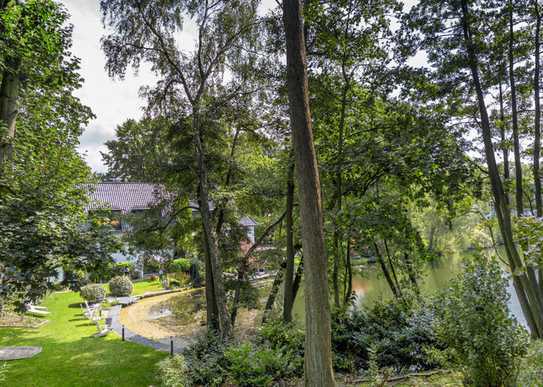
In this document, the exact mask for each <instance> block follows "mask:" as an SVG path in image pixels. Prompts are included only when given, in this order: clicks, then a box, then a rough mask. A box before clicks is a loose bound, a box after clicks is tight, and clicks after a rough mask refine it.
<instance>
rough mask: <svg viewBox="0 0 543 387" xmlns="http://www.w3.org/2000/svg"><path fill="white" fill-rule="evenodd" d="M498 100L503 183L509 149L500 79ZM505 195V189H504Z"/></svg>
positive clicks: (508, 175) (507, 175)
mask: <svg viewBox="0 0 543 387" xmlns="http://www.w3.org/2000/svg"><path fill="white" fill-rule="evenodd" d="M499 92H500V93H499V100H500V121H501V126H500V140H501V143H502V146H501V148H502V157H503V179H504V181H506V182H507V181H508V180H509V178H510V173H509V149H507V144H506V140H507V135H506V130H505V129H506V124H505V109H504V107H503V90H502V81H501V78H500V84H499ZM504 189H505V191H506V195H507V189H506V188H505V187H504ZM506 199H507V202H509V196H506Z"/></svg>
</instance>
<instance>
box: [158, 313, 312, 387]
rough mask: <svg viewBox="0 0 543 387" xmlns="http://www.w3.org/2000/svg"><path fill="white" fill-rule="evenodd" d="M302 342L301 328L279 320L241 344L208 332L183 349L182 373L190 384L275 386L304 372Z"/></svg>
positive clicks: (264, 327)
mask: <svg viewBox="0 0 543 387" xmlns="http://www.w3.org/2000/svg"><path fill="white" fill-rule="evenodd" d="M303 343H304V335H303V333H302V332H301V331H300V330H299V329H297V328H295V327H294V326H292V325H288V326H285V325H283V324H281V323H277V322H271V323H268V324H267V325H265V326H263V327H262V329H261V330H260V332H259V334H258V335H257V337H256V338H255V340H254V341H246V342H244V343H241V344H232V345H228V346H227V345H225V344H223V343H221V341H220V340H219V339H218V338H217V337H215V336H214V335H212V334H208V335H207V336H203V337H201V338H199V339H198V340H197V341H196V342H195V343H194V344H193V345H192V346H190V347H189V348H187V349H186V350H185V351H184V353H183V355H184V359H185V363H184V364H185V365H186V366H185V367H186V368H184V369H186V371H183V374H184V375H186V378H187V379H186V380H187V384H188V385H205V386H216V385H221V384H227V385H236V386H270V385H274V384H276V383H278V382H279V381H281V380H289V379H291V378H296V377H299V376H301V375H302V374H303V345H304V344H303ZM166 374H167V373H162V375H166ZM179 375H180V374H179ZM162 377H166V376H162ZM174 378H175V376H172V377H171V379H172V380H173V379H174Z"/></svg>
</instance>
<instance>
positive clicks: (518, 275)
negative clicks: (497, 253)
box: [461, 0, 543, 337]
mask: <svg viewBox="0 0 543 387" xmlns="http://www.w3.org/2000/svg"><path fill="white" fill-rule="evenodd" d="M461 5H462V28H463V33H464V42H465V47H466V51H467V54H468V61H469V67H470V71H471V76H472V81H473V86H474V89H475V92H476V96H477V104H478V108H479V114H480V116H481V130H482V137H483V142H484V149H485V157H486V161H487V166H488V172H489V177H490V183H491V187H492V194H493V197H494V208H495V211H496V217H497V219H498V224H499V227H500V231H501V234H502V238H503V241H504V247H505V251H506V254H507V258H508V260H509V266H510V268H511V272H512V273H513V283H514V286H515V289H517V295H518V298H519V301H520V303H521V306H522V309H523V312H524V316H525V317H526V320H527V321H528V324H529V325H530V330H531V331H532V335H533V336H535V337H543V313H542V310H543V309H542V307H541V303H540V302H539V297H538V295H537V291H538V289H536V288H537V284H534V283H533V282H532V281H530V280H529V279H528V276H527V275H526V267H525V265H524V264H523V262H522V259H521V257H520V255H519V253H518V250H517V247H516V245H515V242H514V239H513V231H512V225H511V217H510V214H509V209H508V205H507V201H506V195H505V191H504V189H503V185H502V181H501V179H500V175H499V171H498V167H497V164H496V159H495V156H494V148H493V145H492V134H491V130H490V120H489V118H488V112H487V110H486V104H485V99H484V94H483V89H482V87H481V82H480V79H479V64H478V58H477V53H476V48H475V46H474V43H473V40H472V32H471V28H470V21H471V15H470V13H469V7H468V1H467V0H462V1H461Z"/></svg>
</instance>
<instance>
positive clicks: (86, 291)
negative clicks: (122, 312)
mask: <svg viewBox="0 0 543 387" xmlns="http://www.w3.org/2000/svg"><path fill="white" fill-rule="evenodd" d="M79 294H80V295H81V298H83V299H84V300H87V301H89V302H102V301H104V299H105V298H106V291H105V289H104V288H103V286H102V285H100V284H89V285H85V286H83V287H82V288H81V290H80V291H79Z"/></svg>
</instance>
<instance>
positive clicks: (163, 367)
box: [158, 355, 189, 387]
mask: <svg viewBox="0 0 543 387" xmlns="http://www.w3.org/2000/svg"><path fill="white" fill-rule="evenodd" d="M158 374H159V378H160V380H161V386H163V387H188V386H189V384H188V381H187V365H186V364H185V358H184V357H183V356H181V355H175V356H174V357H171V358H166V359H164V360H162V361H161V362H160V363H158Z"/></svg>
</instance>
